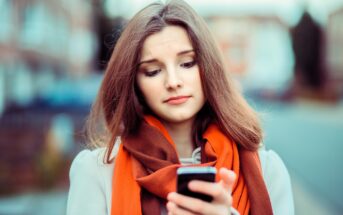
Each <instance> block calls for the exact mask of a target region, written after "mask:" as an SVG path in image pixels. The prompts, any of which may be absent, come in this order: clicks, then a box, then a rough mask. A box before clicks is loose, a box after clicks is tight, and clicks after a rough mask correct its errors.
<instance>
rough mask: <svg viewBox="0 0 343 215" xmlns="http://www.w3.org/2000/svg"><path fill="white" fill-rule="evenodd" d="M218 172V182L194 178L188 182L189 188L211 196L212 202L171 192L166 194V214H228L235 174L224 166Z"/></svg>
mask: <svg viewBox="0 0 343 215" xmlns="http://www.w3.org/2000/svg"><path fill="white" fill-rule="evenodd" d="M219 174H220V179H221V180H220V181H219V182H218V183H211V182H204V181H196V180H194V181H191V182H190V183H189V184H188V187H189V189H190V190H192V191H194V192H199V193H204V194H207V195H210V196H212V197H213V201H212V202H205V201H202V200H200V199H196V198H192V197H188V196H184V195H181V194H178V193H176V192H172V193H169V194H168V196H167V199H168V203H167V209H168V215H181V214H183V215H191V214H213V215H214V214H218V215H221V214H223V215H228V214H230V213H231V211H230V208H231V204H232V196H231V190H232V186H233V184H234V182H235V178H236V174H235V173H234V172H232V171H231V170H228V169H226V168H221V169H220V170H219Z"/></svg>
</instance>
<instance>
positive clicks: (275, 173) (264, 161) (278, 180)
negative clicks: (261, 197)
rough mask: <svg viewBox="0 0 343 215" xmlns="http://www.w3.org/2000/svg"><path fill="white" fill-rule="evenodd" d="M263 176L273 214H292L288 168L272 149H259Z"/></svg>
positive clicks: (291, 195)
mask: <svg viewBox="0 0 343 215" xmlns="http://www.w3.org/2000/svg"><path fill="white" fill-rule="evenodd" d="M259 157H260V160H261V166H262V172H263V178H264V180H265V183H266V186H267V190H268V193H269V196H270V200H271V202H272V206H273V211H274V214H294V204H293V194H292V186H291V180H290V176H289V173H288V170H287V168H286V166H285V164H284V162H283V161H282V159H281V158H280V156H279V155H278V154H277V153H276V152H274V151H273V150H265V149H260V150H259Z"/></svg>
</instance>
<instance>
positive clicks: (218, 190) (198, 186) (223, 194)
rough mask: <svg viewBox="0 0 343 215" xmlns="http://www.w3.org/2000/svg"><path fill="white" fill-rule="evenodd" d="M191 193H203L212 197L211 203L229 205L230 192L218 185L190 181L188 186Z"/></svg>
mask: <svg viewBox="0 0 343 215" xmlns="http://www.w3.org/2000/svg"><path fill="white" fill-rule="evenodd" d="M188 187H189V189H190V190H192V191H193V192H198V193H204V194H207V195H210V196H212V197H213V202H216V203H222V204H225V205H231V203H232V198H231V194H230V192H229V191H228V190H227V189H225V188H223V186H222V185H221V184H220V183H212V182H204V181H197V180H194V181H191V182H190V183H189V185H188Z"/></svg>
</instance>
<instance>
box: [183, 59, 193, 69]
mask: <svg viewBox="0 0 343 215" xmlns="http://www.w3.org/2000/svg"><path fill="white" fill-rule="evenodd" d="M195 64H196V61H195V60H193V61H189V62H186V63H182V64H181V66H182V67H184V68H191V67H193V66H194V65H195Z"/></svg>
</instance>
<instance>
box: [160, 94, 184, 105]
mask: <svg viewBox="0 0 343 215" xmlns="http://www.w3.org/2000/svg"><path fill="white" fill-rule="evenodd" d="M189 98H190V96H176V97H170V98H168V99H167V100H165V103H168V104H171V105H178V104H182V103H185V102H186V101H187V100H188V99H189Z"/></svg>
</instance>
